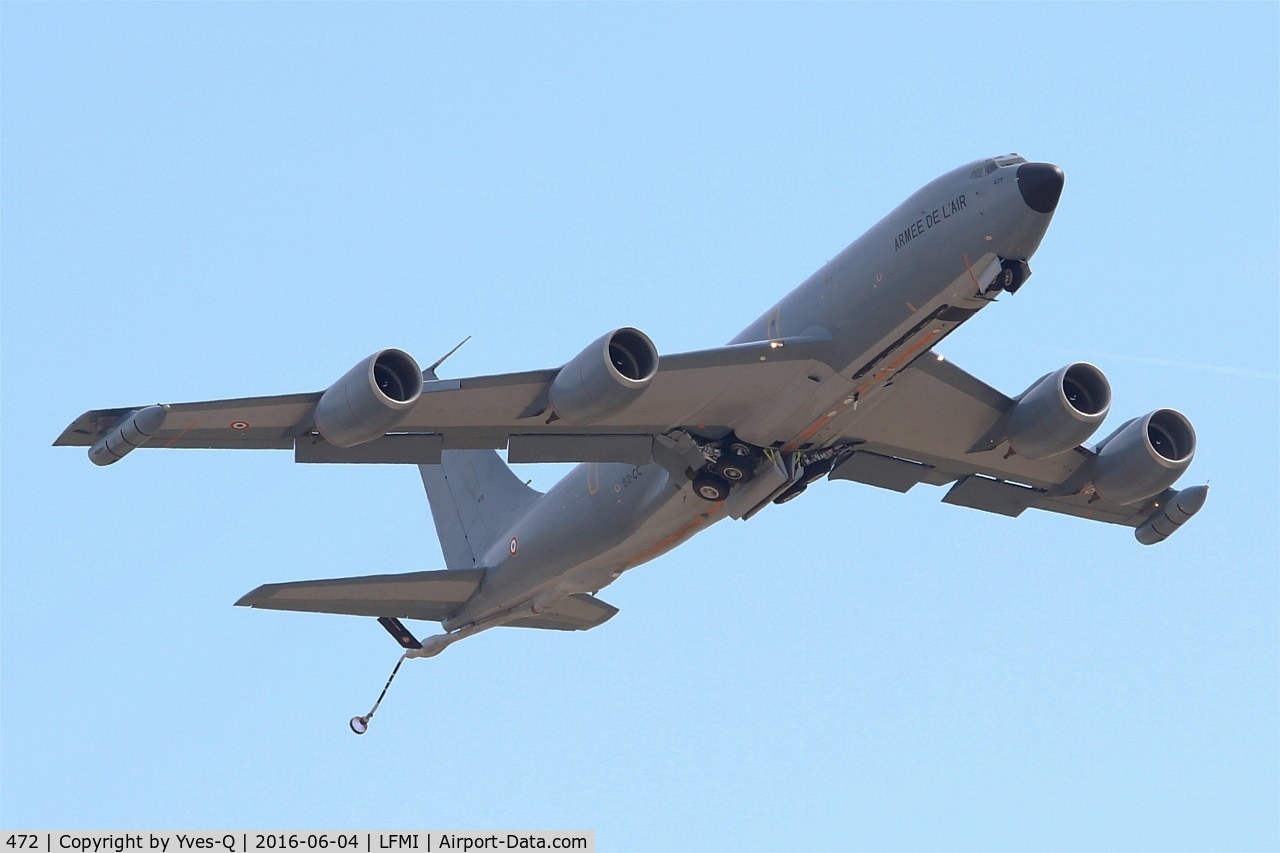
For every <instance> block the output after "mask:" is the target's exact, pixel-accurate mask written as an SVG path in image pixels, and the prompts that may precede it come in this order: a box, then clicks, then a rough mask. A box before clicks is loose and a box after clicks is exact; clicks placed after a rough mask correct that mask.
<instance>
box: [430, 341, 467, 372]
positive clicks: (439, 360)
mask: <svg viewBox="0 0 1280 853" xmlns="http://www.w3.org/2000/svg"><path fill="white" fill-rule="evenodd" d="M469 340H471V336H470V335H467V336H466V337H465V338H463V339H462V341H461V343H459V344H458V345H457V346H456V347H454V348H453V349H451V350H449V351H448V352H447V353H445V354H444V355H442V356H440V357H439V358H437V359H436V361H435V364H433V365H431V366H430V367H428V368H427V369H426V370H424V371H422V375H423V376H424V377H426V378H427V379H435V378H437V377H436V368H437V367H439V366H440V365H442V364H444V360H445V359H446V358H448V357H449V356H451V355H453V354H454V353H455V352H457V351H458V350H460V349H462V344H465V343H466V342H467V341H469Z"/></svg>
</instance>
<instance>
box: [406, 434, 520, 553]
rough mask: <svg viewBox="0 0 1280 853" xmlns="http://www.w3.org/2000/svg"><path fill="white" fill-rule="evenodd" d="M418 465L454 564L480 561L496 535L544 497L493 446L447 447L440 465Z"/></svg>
mask: <svg viewBox="0 0 1280 853" xmlns="http://www.w3.org/2000/svg"><path fill="white" fill-rule="evenodd" d="M418 471H419V472H421V474H422V484H423V486H425V487H426V489H427V500H428V501H430V502H431V515H432V517H433V518H434V519H435V522H436V533H437V534H438V535H439V536H440V549H441V550H442V551H443V552H444V564H445V565H446V566H447V567H449V568H451V569H470V568H476V567H479V566H480V560H481V558H482V557H483V556H484V553H485V552H486V551H487V550H489V547H490V546H491V545H493V543H494V540H495V539H497V537H499V536H501V535H502V534H503V533H505V532H506V531H507V529H508V528H510V526H511V524H512V523H513V522H514V521H515V520H516V519H517V518H519V517H520V516H521V515H523V514H524V513H526V512H527V511H528V510H529V508H530V507H531V506H533V504H534V503H535V502H536V501H537V500H538V498H540V497H542V492H539V491H538V490H536V489H533V488H530V487H529V486H528V485H526V484H525V483H524V482H523V481H521V480H520V478H519V477H517V476H516V475H515V472H513V471H512V470H511V469H510V468H508V467H507V464H506V463H505V462H503V461H502V457H500V456H499V455H498V454H497V452H495V451H493V450H446V451H444V452H443V453H442V454H441V457H440V464H439V465H419V466H418Z"/></svg>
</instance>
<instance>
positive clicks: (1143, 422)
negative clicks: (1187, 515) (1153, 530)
mask: <svg viewBox="0 0 1280 853" xmlns="http://www.w3.org/2000/svg"><path fill="white" fill-rule="evenodd" d="M1195 453H1196V431H1195V430H1194V429H1193V428H1192V427H1191V421H1189V420H1187V418H1186V416H1185V415H1183V414H1181V413H1180V412H1175V411H1174V410H1173V409H1156V410H1155V411H1154V412H1151V413H1150V414H1148V415H1144V416H1143V417H1140V418H1134V419H1132V420H1130V421H1128V422H1127V423H1125V424H1124V426H1122V427H1120V429H1118V430H1116V431H1115V432H1114V433H1112V434H1111V435H1110V436H1109V437H1108V438H1107V439H1106V440H1105V441H1104V442H1103V443H1102V445H1101V446H1100V447H1099V449H1098V458H1097V460H1096V461H1095V462H1094V468H1093V487H1094V489H1095V490H1096V491H1097V493H1098V494H1099V495H1102V497H1104V498H1106V499H1107V500H1109V501H1114V502H1116V503H1121V504H1129V503H1136V502H1137V501H1141V500H1145V499H1146V498H1149V497H1151V496H1152V495H1155V494H1159V493H1160V492H1162V491H1164V490H1165V489H1167V488H1169V487H1170V486H1172V485H1173V483H1174V481H1176V480H1177V479H1178V477H1180V476H1181V475H1182V472H1183V471H1185V470H1187V466H1188V465H1190V464H1191V459H1192V457H1194V456H1195Z"/></svg>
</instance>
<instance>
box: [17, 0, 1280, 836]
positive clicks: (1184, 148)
mask: <svg viewBox="0 0 1280 853" xmlns="http://www.w3.org/2000/svg"><path fill="white" fill-rule="evenodd" d="M0 24H2V28H0V29H2V35H0V37H2V39H3V41H2V45H0V46H2V48H3V50H2V56H0V72H2V77H0V87H2V88H0V110H2V116H0V118H2V123H0V156H2V158H3V160H2V165H3V181H2V184H0V192H2V197H0V200H2V203H3V210H2V213H3V221H2V228H3V231H2V245H0V249H2V251H3V254H2V257H0V264H2V266H0V273H2V275H3V343H2V346H3V439H2V441H3V481H2V482H3V537H2V539H3V541H2V545H0V547H2V548H3V551H2V556H3V587H2V593H3V611H2V615H3V621H2V623H0V631H2V632H3V633H2V641H3V642H2V646H3V649H2V664H3V669H2V671H0V675H2V677H3V691H2V698H0V711H2V713H3V725H2V726H0V748H2V758H3V766H2V775H0V783H2V787H0V825H2V826H3V827H4V828H7V829H16V828H19V827H40V828H99V829H112V828H116V829H119V828H174V829H180V828H224V827H231V828H240V827H245V828H259V827H266V828H330V829H339V828H372V829H379V828H385V829H400V828H432V829H450V828H459V829H462V828H468V829H471V828H474V829H489V828H503V829H505V828H528V829H535V828H589V829H595V830H596V832H597V840H598V844H599V849H601V850H777V849H803V850H852V849H865V850H896V849H902V850H1027V849H1035V850H1059V849H1071V850H1076V849H1090V850H1266V849H1276V848H1277V847H1280V829H1278V827H1280V813H1278V806H1277V802H1278V801H1280V735H1278V732H1280V687H1278V685H1280V660H1278V659H1280V651H1278V650H1280V628H1278V624H1280V619H1278V616H1277V614H1278V612H1280V595H1278V592H1277V589H1278V582H1277V575H1278V573H1280V568H1278V567H1280V545H1278V535H1280V534H1278V529H1280V524H1278V521H1277V506H1278V505H1280V504H1278V503H1277V501H1278V498H1280V494H1278V489H1277V476H1278V473H1280V451H1278V449H1277V448H1278V447H1280V443H1278V439H1280V435H1278V434H1277V433H1278V432H1280V363H1278V362H1280V358H1278V342H1280V333H1278V318H1280V308H1278V295H1280V286H1278V283H1280V269H1278V257H1277V255H1278V252H1277V242H1278V237H1277V235H1278V234H1280V218H1278V215H1277V199H1278V198H1280V187H1278V183H1277V172H1278V171H1280V166H1278V164H1280V145H1278V144H1277V128H1280V113H1278V109H1277V90H1278V87H1280V84H1278V81H1280V65H1278V61H1277V52H1278V48H1277V45H1278V44H1280V7H1278V6H1277V5H1275V4H1270V3H1257V4H1246V5H1229V4H1178V5H1156V4H1141V5H1109V4H1087V5H1073V6H1062V5H1047V4H1046V5H1041V4H1036V5H1030V4H1026V5H1024V4H999V5H978V4H957V5H909V4H907V5H870V4H852V5H798V6H796V5H788V6H778V5H763V4H762V5H749V6H740V5H730V4H716V5H670V4H652V5H650V4H645V5H626V4H609V5H586V4H572V5H505V4H492V5H490V4H483V5H481V4H476V5H428V4H336V3H329V4H233V3H219V4H192V5H161V4H109V5H84V4H70V3H68V4H30V3H4V4H2V5H0ZM1009 151H1018V152H1020V153H1022V154H1024V155H1025V156H1028V157H1030V158H1033V159H1043V160H1049V161H1052V162H1055V163H1057V164H1059V165H1061V166H1062V168H1063V169H1064V170H1065V172H1066V175H1067V184H1066V190H1065V192H1064V194H1063V198H1062V203H1061V206H1060V207H1059V209H1058V213H1057V216H1056V218H1055V220H1054V223H1053V226H1052V228H1051V229H1050V231H1049V234H1048V236H1047V238H1046V239H1045V241H1044V244H1043V246H1042V248H1041V250H1040V252H1039V254H1038V255H1037V256H1036V258H1035V259H1034V262H1033V264H1034V267H1035V276H1034V277H1033V278H1032V279H1031V280H1030V282H1029V283H1028V284H1027V286H1026V287H1024V288H1023V289H1022V291H1021V292H1019V293H1018V294H1017V295H1016V296H1014V297H1010V298H1003V299H1001V300H1000V302H999V304H998V305H996V306H993V307H992V308H991V309H990V310H988V311H984V312H983V314H982V315H981V316H980V317H978V318H977V319H975V320H973V321H972V322H971V323H969V324H968V325H966V326H965V327H964V328H963V329H962V330H960V331H959V332H958V333H956V334H955V335H953V336H952V337H950V338H949V339H948V340H947V341H946V344H945V347H944V350H943V351H944V352H945V353H946V355H947V356H948V357H949V358H951V359H953V360H955V361H957V362H959V363H960V364H961V365H963V366H964V367H966V368H967V369H968V370H970V371H972V372H974V373H977V374H979V375H981V376H982V377H984V378H985V379H986V380H987V381H989V382H991V383H992V384H993V385H995V386H996V387H998V388H1000V389H1002V390H1003V391H1005V392H1007V393H1011V394H1013V393H1017V392H1019V391H1021V390H1022V389H1023V388H1025V387H1026V386H1027V385H1028V384H1030V383H1031V382H1032V381H1033V380H1035V379H1036V378H1038V377H1039V376H1040V375H1042V374H1043V373H1045V372H1047V371H1048V370H1050V369H1053V368H1057V367H1059V366H1061V365H1063V364H1066V363H1067V362H1069V361H1072V360H1075V359H1086V360H1089V361H1092V362H1094V363H1096V364H1098V365H1099V366H1100V367H1102V369H1103V370H1105V371H1106V373H1107V374H1108V376H1109V377H1110V379H1111V383H1112V385H1113V387H1114V389H1115V401H1114V404H1113V414H1112V419H1113V420H1112V421H1111V425H1112V426H1114V425H1115V424H1116V423H1119V420H1120V419H1121V418H1123V417H1128V416H1131V415H1137V414H1141V413H1143V412H1146V411H1149V410H1150V409H1153V408H1156V407H1158V406H1164V405H1169V406H1173V407H1176V408H1178V409H1180V410H1182V411H1183V412H1185V413H1186V414H1187V415H1188V416H1189V417H1190V418H1191V419H1192V421H1193V422H1194V423H1195V425H1196V428H1197V431H1198V433H1199V438H1200V450H1199V454H1198V456H1197V458H1196V461H1195V463H1194V465H1193V466H1192V469H1191V471H1190V472H1189V474H1188V475H1187V476H1186V477H1185V478H1184V480H1183V483H1184V484H1188V485H1189V484H1193V483H1198V482H1203V481H1205V480H1211V482H1212V487H1213V492H1212V494H1211V496H1210V500H1209V503H1208V505H1207V507H1206V508H1205V510H1204V511H1203V512H1202V513H1201V515H1200V516H1199V517H1197V518H1196V519H1195V520H1194V522H1193V523H1192V524H1191V525H1190V526H1189V527H1188V528H1186V529H1185V530H1184V531H1182V532H1180V533H1179V534H1178V535H1177V536H1176V537H1175V538H1173V539H1172V540H1170V541H1169V542H1166V543H1164V544H1162V545H1159V546H1156V547H1152V548H1144V547H1142V546H1140V545H1138V544H1137V543H1136V542H1135V541H1134V540H1133V537H1132V533H1131V531H1130V530H1128V529H1124V528H1118V527H1109V526H1103V525H1093V524H1088V523H1085V522H1082V521H1078V520H1075V519H1070V518H1065V517H1049V516H1047V515H1044V514H1035V513H1027V514H1026V515H1025V516H1024V517H1023V518H1021V519H1018V520H1016V521H1014V520H1011V519H1007V518H1003V517H999V516H993V515H987V514H983V513H979V512H976V511H972V510H967V509H962V508H958V507H954V506H948V505H945V504H942V503H940V499H941V497H942V494H943V492H942V491H941V490H938V489H932V488H930V487H927V486H920V487H917V489H915V490H914V491H912V492H911V493H910V494H907V495H905V496H900V495H896V494H893V493H890V492H884V491H880V490H875V489H872V488H869V487H863V486H858V485H854V484H852V483H824V484H821V485H820V486H818V487H815V488H813V489H811V490H810V491H809V493H808V494H807V495H805V497H804V498H803V499H802V500H798V501H795V502H793V503H791V504H789V505H787V506H785V507H777V508H773V509H771V510H769V511H768V512H766V513H763V514H762V515H760V516H758V517H757V518H756V519H754V520H752V521H750V522H746V523H741V522H726V523H723V524H720V525H718V526H716V527H715V528H713V529H712V530H711V531H709V532H707V533H705V534H703V535H701V536H699V537H698V538H697V539H695V540H694V541H693V542H692V543H690V544H689V545H686V546H685V547H683V548H681V549H679V550H677V551H675V552H674V553H672V554H670V555H668V556H666V557H664V558H662V559H661V560H659V561H657V562H656V563H653V564H650V565H649V566H647V567H644V568H642V569H639V570H637V571H635V572H633V573H631V574H629V575H628V576H627V577H626V578H625V579H623V580H622V581H621V582H619V583H618V584H616V585H615V586H614V587H612V588H610V589H609V590H608V593H607V595H605V596H603V597H604V598H605V599H606V600H608V601H610V602H611V603H613V604H615V605H617V606H618V607H620V608H621V613H620V614H619V615H618V616H617V617H616V618H615V619H614V620H613V621H611V622H610V623H608V624H607V625H606V626H603V627H602V628H600V629H598V630H595V631H592V632H589V633H585V634H560V633H552V632H533V631H526V632H517V631H514V630H504V631H494V632H491V633H489V634H485V635H482V636H480V637H476V638H474V639H471V640H468V641H467V642H465V643H462V644H460V645H458V646H456V647H455V648H453V649H450V650H449V651H448V652H447V653H446V654H444V655H443V656H442V657H440V658H438V659H435V660H431V661H416V662H411V663H410V664H408V665H406V667H405V669H404V670H403V672H402V674H401V678H400V680H399V681H398V682H397V684H396V687H395V689H394V690H393V691H392V693H391V695H390V697H389V698H388V700H387V702H386V703H385V704H384V706H383V708H382V710H381V711H380V712H379V715H378V719H377V720H376V722H375V725H374V727H373V729H372V731H371V732H370V734H369V735H367V736H366V737H364V738H356V737H353V736H352V735H351V733H350V732H349V731H348V730H347V727H346V721H347V719H348V718H349V717H351V716H352V715H353V714H356V713H360V712H363V711H365V710H366V709H367V708H368V706H369V704H370V703H371V702H372V700H373V699H374V697H375V696H376V695H377V691H378V690H379V688H381V686H382V683H383V680H384V678H385V677H386V674H387V672H388V670H389V668H390V666H391V665H392V663H393V662H394V661H395V658H396V656H397V651H398V650H397V647H396V646H395V645H394V644H393V643H392V642H391V640H390V639H389V638H388V637H387V636H386V635H385V634H384V633H383V632H382V630H381V629H379V628H378V627H377V626H376V625H375V624H373V623H372V622H371V621H368V620H360V619H349V618H343V617H326V616H309V615H300V614H286V613H265V612H254V611H248V610H244V609H239V608H234V607H232V606H231V605H232V602H234V601H235V600H236V599H237V598H238V597H239V596H240V595H241V594H243V593H244V592H246V591H247V590H249V589H252V588H253V587H255V586H257V585H258V584H260V583H263V582H268V581H281V580H292V579H299V578H311V577H327V576H343V575H350V574H362V573H374V572H389V571H413V570H420V569H429V568H438V567H440V566H441V565H442V558H441V556H440V551H439V547H438V545H437V542H436V539H435V533H434V530H433V527H432V525H431V521H430V516H429V513H428V510H427V504H426V500H425V498H424V496H423V495H422V492H421V485H420V483H419V480H418V476H417V473H416V472H415V471H414V470H412V469H411V468H398V467H339V466H296V465H294V464H293V463H292V461H291V458H290V455H289V454H287V453H268V452H262V453H231V452H215V451H200V452H177V451H174V452H161V451H155V452H139V453H137V454H135V455H134V456H131V457H130V458H129V459H128V460H126V461H125V462H124V463H122V464H120V465H117V466H115V467H113V468H110V469H104V470H99V469H97V468H94V467H93V466H92V465H90V464H89V462H88V461H87V460H86V459H85V457H84V453H83V452H82V451H79V450H69V449H55V448H51V447H50V446H49V444H50V442H51V441H52V440H53V439H54V438H55V437H56V436H57V435H58V433H59V432H60V431H61V430H62V428H63V427H64V426H65V425H66V424H67V423H68V422H69V421H70V420H71V419H72V418H74V417H75V416H77V415H78V414H80V413H81V412H82V411H85V410H86V409H90V408H99V407H106V406H117V405H133V404H143V403H150V402H155V401H165V402H177V401H182V400H198V399H209V398H218V397H228V396H243V395H253V394H268V393H284V392H292V391H304V390H306V391H309V390H316V389H320V388H323V387H325V386H326V385H328V384H329V383H330V382H331V381H333V379H335V378H336V377H338V376H339V375H340V374H341V373H342V372H344V371H345V370H346V369H347V368H348V367H349V366H350V365H351V364H353V363H354V362H355V361H356V360H357V359H359V358H362V357H363V356H365V355H367V354H368V353H370V352H372V351H373V350H375V349H377V348H379V347H383V346H398V347H402V348H404V349H406V350H408V351H410V352H411V353H413V354H415V355H416V356H417V357H418V358H419V360H421V361H423V362H424V363H429V362H430V361H432V360H434V359H435V358H436V357H437V356H438V355H440V354H441V353H443V352H445V351H446V350H447V349H449V348H450V347H452V346H453V345H454V344H455V343H457V342H458V341H459V340H460V339H461V338H463V337H464V336H466V335H472V336H473V338H472V341H471V342H470V343H469V344H468V345H467V346H466V347H464V348H463V349H462V350H461V351H460V352H459V353H458V354H457V355H456V356H455V357H454V358H453V359H452V360H451V361H450V362H449V363H448V365H447V368H448V371H449V372H450V373H451V374H452V375H471V374H481V373H491V372H503V371H508V370H517V369H529V368H536V367H551V366H555V365H558V364H560V363H562V362H563V361H565V360H566V359H567V358H569V357H571V356H572V355H574V354H575V353H577V352H578V350H579V349H581V347H582V346H584V345H585V344H586V343H587V342H588V341H590V340H591V339H593V338H595V337H596V336H598V335H599V334H600V333H602V332H603V331H605V330H607V329H610V328H614V327H616V326H618V325H623V324H633V325H636V326H638V327H640V328H642V329H644V330H645V331H646V332H648V333H649V334H650V335H651V336H652V337H653V339H654V340H655V342H656V343H657V344H658V346H659V348H660V350H662V351H666V352H678V351H682V350H687V349H697V348H702V347H706V346H713V345H717V344H719V343H722V342H724V341H726V340H728V339H729V338H730V337H732V336H733V335H734V334H735V333H736V332H737V331H738V330H739V329H740V328H742V327H743V326H745V325H746V324H747V323H748V322H750V321H751V320H753V319H754V318H755V317H756V316H757V315H758V314H759V313H760V312H761V311H763V310H764V309H765V308H767V307H768V306H769V305H771V304H772V303H773V301H774V300H775V299H776V298H777V297H778V296H780V295H781V294H782V293H784V292H785V291H787V290H788V289H790V288H791V287H793V286H794V285H795V284H797V283H799V282H800V281H801V280H803V279H804V278H805V277H806V276H807V275H808V274H809V273H811V272H812V271H813V270H814V269H816V268H817V267H819V266H820V265H821V264H822V263H823V262H825V261H826V260H827V259H828V258H829V257H831V256H832V255H833V254H835V253H836V252H837V251H839V250H840V249H841V248H842V247H843V246H845V245H846V244H847V243H849V242H850V241H852V240H853V239H854V238H855V237H857V236H858V235H859V234H860V233H861V232H862V231H863V230H864V229H865V228H867V227H868V226H870V225H871V224H872V223H873V222H875V221H876V220H877V219H878V218H880V217H881V216H882V215H883V214H884V213H886V212H887V211H889V210H890V209H891V208H893V207H894V206H895V205H896V204H898V203H899V202H900V201H901V200H902V199H903V198H905V197H906V196H907V195H908V194H909V193H911V192H912V191H914V190H915V189H916V188H917V187H919V186H920V185H922V184H923V183H925V182H926V181H928V180H930V179H932V178H933V177H935V176H936V175H938V174H940V173H942V172H944V171H946V170H948V169H951V168H953V167H955V166H957V165H959V164H961V163H964V162H966V161H968V160H970V159H973V158H977V157H983V156H989V155H992V154H998V153H1004V152H1009ZM561 470H562V469H559V468H555V467H548V468H530V469H528V474H527V476H529V477H532V478H533V479H534V482H535V485H539V486H542V487H546V486H547V485H548V484H550V483H551V482H553V481H554V479H555V478H556V477H557V476H558V475H559V474H560V472H561Z"/></svg>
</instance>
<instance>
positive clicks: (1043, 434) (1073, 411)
mask: <svg viewBox="0 0 1280 853" xmlns="http://www.w3.org/2000/svg"><path fill="white" fill-rule="evenodd" d="M1110 410H1111V383H1110V382H1108V381H1107V377H1106V376H1104V375H1103V373H1102V371H1101V370H1099V369H1098V368H1096V367H1094V366H1093V365H1092V364H1087V363H1085V362H1076V363H1075V364H1068V365H1067V366H1066V367H1064V368H1062V369H1061V370H1058V371H1055V372H1054V373H1050V374H1048V375H1047V376H1043V377H1041V378H1040V380H1039V381H1037V382H1036V383H1035V384H1034V385H1032V386H1031V387H1030V388H1028V389H1027V390H1026V391H1025V392H1023V394H1022V396H1021V397H1019V398H1018V402H1017V403H1016V404H1014V407H1013V409H1012V410H1010V412H1009V444H1010V446H1011V447H1013V449H1014V450H1016V451H1017V452H1018V453H1019V455H1021V456H1025V457H1027V458H1028V459H1047V458H1048V457H1050V456H1056V455H1058V454H1059V453H1066V452H1067V451H1068V450H1071V449H1072V448H1074V447H1075V446H1076V445H1078V444H1080V442H1082V441H1084V440H1085V439H1087V438H1088V437H1089V436H1091V435H1093V433H1094V431H1095V430H1097V428H1098V427H1099V426H1101V424H1102V422H1103V420H1105V419H1106V417H1107V412H1109V411H1110Z"/></svg>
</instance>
